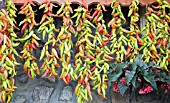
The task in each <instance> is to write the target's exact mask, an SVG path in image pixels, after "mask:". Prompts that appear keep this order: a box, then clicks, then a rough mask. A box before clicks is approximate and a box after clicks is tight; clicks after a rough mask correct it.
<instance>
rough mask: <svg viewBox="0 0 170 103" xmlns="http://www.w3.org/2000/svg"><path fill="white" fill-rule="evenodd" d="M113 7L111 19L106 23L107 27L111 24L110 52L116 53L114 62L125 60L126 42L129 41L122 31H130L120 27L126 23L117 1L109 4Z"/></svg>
mask: <svg viewBox="0 0 170 103" xmlns="http://www.w3.org/2000/svg"><path fill="white" fill-rule="evenodd" d="M111 7H112V9H113V11H112V13H111V15H112V17H113V18H112V20H111V21H110V22H109V23H108V27H110V26H111V39H110V42H111V45H110V49H111V54H116V57H115V62H117V63H120V62H123V61H124V60H125V55H126V49H125V46H127V42H130V40H128V39H127V38H126V37H125V36H124V33H128V34H129V33H131V31H128V30H126V29H124V28H123V27H122V25H123V24H124V23H126V19H125V17H124V15H123V13H122V11H121V6H120V4H119V2H117V1H116V0H114V1H113V2H112V4H111Z"/></svg>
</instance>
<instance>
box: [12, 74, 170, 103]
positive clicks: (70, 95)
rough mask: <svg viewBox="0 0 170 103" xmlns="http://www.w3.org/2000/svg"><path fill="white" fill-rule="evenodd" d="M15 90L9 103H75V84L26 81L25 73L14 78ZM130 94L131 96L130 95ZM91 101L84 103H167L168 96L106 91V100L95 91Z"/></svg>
mask: <svg viewBox="0 0 170 103" xmlns="http://www.w3.org/2000/svg"><path fill="white" fill-rule="evenodd" d="M15 80H16V86H17V87H18V88H17V90H16V91H15V92H14V96H13V100H12V102H11V103H77V102H76V97H75V95H74V88H75V85H76V83H75V82H72V83H71V84H70V85H65V83H64V82H63V81H62V80H59V79H51V78H43V79H42V78H35V79H30V78H29V79H28V77H27V75H26V74H25V73H21V74H19V75H18V76H17V77H16V78H15ZM130 94H131V95H130ZM92 96H93V100H90V99H89V101H87V102H85V103H169V101H170V93H169V95H168V94H166V95H162V96H158V95H157V94H155V93H150V94H147V95H138V94H137V93H130V92H126V93H125V95H124V96H121V95H120V94H119V93H115V92H113V91H112V90H111V89H110V90H109V89H108V90H107V98H108V100H104V99H102V98H101V97H100V96H99V95H98V94H97V93H96V92H95V91H93V92H92Z"/></svg>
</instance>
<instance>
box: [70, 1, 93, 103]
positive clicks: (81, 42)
mask: <svg viewBox="0 0 170 103" xmlns="http://www.w3.org/2000/svg"><path fill="white" fill-rule="evenodd" d="M83 5H84V7H81V6H79V7H78V8H77V9H75V11H76V13H75V14H74V15H73V16H72V18H76V24H75V26H76V33H75V36H76V37H78V40H77V42H76V51H77V54H76V55H75V58H74V60H75V66H74V67H75V70H74V72H73V74H72V76H73V79H74V80H76V81H78V85H77V86H76V88H75V95H76V96H77V101H78V103H82V102H83V100H88V97H90V98H91V99H92V95H91V90H90V83H89V80H90V76H91V71H90V69H91V68H90V62H91V61H93V60H94V59H95V58H94V54H93V51H92V49H93V48H94V47H95V45H94V44H93V43H92V42H91V39H94V36H93V35H92V30H91V27H93V28H95V26H94V25H93V24H92V23H91V22H90V19H92V17H91V16H90V12H89V11H88V5H87V3H86V1H83Z"/></svg>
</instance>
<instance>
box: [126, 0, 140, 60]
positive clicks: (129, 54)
mask: <svg viewBox="0 0 170 103" xmlns="http://www.w3.org/2000/svg"><path fill="white" fill-rule="evenodd" d="M138 5H139V1H138V0H132V4H131V5H130V6H129V13H128V17H130V31H131V32H130V33H128V32H127V38H128V39H129V40H130V41H127V49H126V55H125V57H126V58H129V59H130V62H134V60H135V59H136V57H137V56H138V54H139V45H142V42H141V40H140V37H139V34H140V28H139V26H138V24H137V22H138V21H139V14H138V11H139V8H138ZM125 33H126V32H125ZM138 44H139V45H138Z"/></svg>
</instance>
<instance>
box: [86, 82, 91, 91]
mask: <svg viewBox="0 0 170 103" xmlns="http://www.w3.org/2000/svg"><path fill="white" fill-rule="evenodd" d="M86 88H87V91H88V93H89V94H91V91H90V84H89V83H86Z"/></svg>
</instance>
